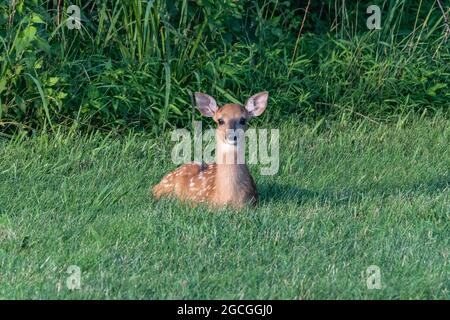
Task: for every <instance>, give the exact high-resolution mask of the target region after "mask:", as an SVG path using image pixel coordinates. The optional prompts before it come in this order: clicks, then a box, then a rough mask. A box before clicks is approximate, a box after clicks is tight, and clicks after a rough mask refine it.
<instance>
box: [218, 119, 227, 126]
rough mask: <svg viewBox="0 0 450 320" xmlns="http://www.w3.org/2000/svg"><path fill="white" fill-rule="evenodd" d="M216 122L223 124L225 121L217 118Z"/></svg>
mask: <svg viewBox="0 0 450 320" xmlns="http://www.w3.org/2000/svg"><path fill="white" fill-rule="evenodd" d="M217 122H219V125H223V124H224V123H225V121H223V119H219V120H218V121H217Z"/></svg>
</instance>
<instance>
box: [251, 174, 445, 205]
mask: <svg viewBox="0 0 450 320" xmlns="http://www.w3.org/2000/svg"><path fill="white" fill-rule="evenodd" d="M449 188H450V175H445V176H441V177H435V178H434V179H431V180H429V181H428V182H420V183H415V184H411V185H408V186H405V185H392V184H391V185H386V186H383V185H374V186H373V187H369V186H366V187H362V188H360V189H356V188H349V187H347V186H342V188H341V189H339V190H336V189H335V190H330V189H323V190H317V191H313V190H308V189H304V188H300V187H298V186H296V185H287V184H280V183H278V182H261V183H259V184H258V192H259V196H260V200H261V202H265V203H268V202H272V203H286V202H294V203H296V204H302V203H306V202H309V201H315V202H318V203H321V204H326V203H328V204H334V205H342V204H348V203H349V202H359V201H361V200H362V199H363V198H367V197H381V198H386V197H389V196H395V195H398V194H400V193H402V194H407V195H408V194H416V195H418V194H422V195H434V194H436V193H442V192H443V191H445V190H446V189H449Z"/></svg>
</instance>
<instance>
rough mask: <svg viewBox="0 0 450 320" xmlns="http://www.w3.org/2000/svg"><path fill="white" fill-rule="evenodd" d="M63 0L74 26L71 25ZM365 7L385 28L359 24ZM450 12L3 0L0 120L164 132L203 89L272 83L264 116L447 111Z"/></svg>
mask: <svg viewBox="0 0 450 320" xmlns="http://www.w3.org/2000/svg"><path fill="white" fill-rule="evenodd" d="M71 4H76V5H78V6H79V7H80V8H81V15H82V17H81V23H82V28H81V29H80V30H76V29H73V30H70V29H69V28H67V26H66V19H67V17H68V14H67V12H66V11H67V8H68V6H69V5H71ZM370 4H378V5H379V6H380V7H381V8H382V21H381V25H382V29H381V30H373V31H370V30H368V28H367V27H366V19H367V17H368V15H367V14H366V8H367V7H368V6H369V5H370ZM439 4H441V5H442V9H441V8H440V7H439ZM306 8H307V9H308V10H307V11H305V10H306ZM446 10H447V11H446ZM443 11H444V12H443ZM445 12H446V13H447V16H448V12H449V11H448V2H447V1H445V2H443V1H440V2H438V1H435V0H433V1H431V0H427V1H423V0H421V1H405V0H403V1H393V0H391V1H387V0H385V1H331V0H329V1H310V2H308V1H279V0H264V1H263V0H259V1H234V0H224V1H213V0H195V1H188V0H182V1H171V0H167V1H151V0H150V1H131V0H128V1H117V0H115V1H114V0H95V1H94V0H91V1H81V0H73V1H72V2H69V1H61V0H50V1H39V0H32V1H31V0H11V1H4V0H3V1H2V2H1V4H0V47H1V51H0V52H1V54H0V131H1V132H3V134H7V133H11V132H14V131H17V130H24V129H25V130H30V129H43V128H52V127H53V126H55V125H58V124H77V125H79V126H80V127H81V128H84V129H88V128H108V129H109V128H112V127H133V128H142V129H145V130H147V131H151V132H154V133H159V132H160V131H161V130H164V129H165V128H167V127H172V126H179V125H187V124H188V123H189V120H190V118H191V116H192V115H191V114H192V113H191V100H190V92H193V91H197V90H201V91H204V92H207V93H209V94H211V95H213V96H215V97H216V98H217V99H218V100H219V101H220V102H229V101H233V102H244V101H245V99H246V98H247V97H248V96H249V95H250V94H252V93H255V92H257V91H260V90H269V91H270V93H271V97H272V98H271V101H270V108H271V112H270V115H268V114H266V115H265V117H266V118H263V120H262V121H267V120H269V119H268V118H267V117H268V116H270V121H277V120H279V119H283V118H285V117H292V116H296V115H298V116H299V118H312V117H322V116H324V115H326V116H330V117H340V116H342V114H344V113H345V114H347V115H348V114H350V115H352V116H355V117H366V118H370V119H372V120H373V121H383V120H385V119H389V117H390V116H392V115H395V114H399V113H402V114H403V113H408V112H417V113H421V114H422V113H430V112H431V113H436V112H443V113H444V114H448V109H449V108H448V106H449V98H450V88H449V83H450V81H449V80H450V67H449V66H450V52H449V41H448V32H449V30H448V29H446V28H448V26H446V24H445V14H444V13H445ZM275 119H276V120H275Z"/></svg>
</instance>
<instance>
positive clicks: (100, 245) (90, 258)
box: [0, 118, 450, 299]
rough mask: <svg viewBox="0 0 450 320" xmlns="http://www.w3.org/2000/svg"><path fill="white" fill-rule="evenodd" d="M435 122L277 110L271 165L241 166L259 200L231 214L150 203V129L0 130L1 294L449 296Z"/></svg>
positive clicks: (443, 141) (444, 124)
mask: <svg viewBox="0 0 450 320" xmlns="http://www.w3.org/2000/svg"><path fill="white" fill-rule="evenodd" d="M449 128H450V123H449V121H448V120H445V121H444V120H441V119H439V118H436V119H434V120H423V119H409V120H406V121H399V122H398V123H396V124H393V125H375V124H372V123H370V122H368V121H363V122H360V123H357V124H350V123H347V124H346V123H345V122H339V123H324V124H323V125H322V127H320V128H318V129H314V126H308V125H302V126H300V127H299V126H298V124H296V123H286V124H285V125H284V126H283V127H282V128H280V133H281V145H282V146H284V147H283V148H282V154H281V159H282V162H281V164H280V165H281V168H280V172H279V174H278V175H276V176H273V177H272V176H260V175H259V170H258V167H257V166H254V167H252V171H253V173H254V176H255V177H256V181H257V183H258V187H259V191H260V193H261V200H262V202H261V205H260V206H259V207H258V208H257V209H246V210H244V211H243V212H235V211H232V210H222V211H219V212H214V211H211V210H209V209H207V208H204V207H198V208H194V209H193V208H191V207H190V206H186V205H182V204H179V203H178V202H177V201H171V200H165V201H161V202H156V201H154V199H153V198H152V197H151V196H149V192H148V191H149V186H150V185H152V184H154V183H156V182H157V181H158V179H159V178H161V176H162V174H163V173H164V172H167V171H168V170H169V169H171V168H173V165H172V164H171V163H170V161H169V162H168V160H167V159H170V148H164V147H163V146H164V142H163V139H160V140H155V139H153V138H151V137H148V136H146V135H131V136H126V137H117V136H113V135H110V136H107V137H105V136H103V135H100V134H93V135H90V136H80V135H78V134H75V133H64V134H63V133H59V134H56V135H52V136H51V137H49V136H47V135H44V136H41V137H39V138H35V139H32V140H25V141H16V142H13V143H4V144H2V145H0V158H1V159H2V162H1V164H0V181H2V183H1V184H0V208H1V212H0V265H1V271H0V275H1V277H0V297H2V298H322V299H330V298H339V299H341V298H363V299H366V298H404V299H410V298H440V299H448V298H449V297H450V295H449V290H450V287H449V281H448V280H449V279H448V277H449V251H448V250H449V237H448V235H449V229H450V228H449V227H450V226H449V221H450V211H449V208H450V193H449V181H450V175H449V171H448V168H449V167H450V153H449V152H448V141H449V139H450V129H449ZM70 265H77V266H79V267H80V268H81V272H82V278H81V281H82V284H81V289H80V290H75V291H73V292H71V291H69V290H68V289H67V287H66V279H67V277H68V276H69V275H68V274H67V273H66V271H67V268H68V267H69V266H70ZM370 265H377V266H379V267H380V269H381V282H382V285H383V288H382V289H380V290H368V289H367V286H366V282H365V281H366V276H365V274H364V275H362V273H364V272H365V271H366V268H367V267H368V266H370ZM58 283H59V284H60V285H58ZM58 287H59V290H58Z"/></svg>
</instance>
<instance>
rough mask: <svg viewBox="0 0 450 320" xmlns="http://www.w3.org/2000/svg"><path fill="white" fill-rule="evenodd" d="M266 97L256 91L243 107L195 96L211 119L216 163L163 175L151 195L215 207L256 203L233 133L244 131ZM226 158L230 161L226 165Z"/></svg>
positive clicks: (248, 175) (255, 196)
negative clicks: (220, 104) (221, 104)
mask: <svg viewBox="0 0 450 320" xmlns="http://www.w3.org/2000/svg"><path fill="white" fill-rule="evenodd" d="M268 97H269V94H268V93H267V92H260V93H258V94H255V95H254V96H252V97H250V98H249V99H248V101H247V103H246V105H245V107H243V106H241V105H239V104H225V105H224V106H222V107H220V108H219V107H218V106H217V104H216V101H215V100H214V98H212V97H210V96H209V95H207V94H204V93H199V92H197V93H195V100H196V103H197V108H198V109H199V110H200V112H201V114H202V115H204V116H205V117H213V119H214V121H215V122H216V124H217V129H216V162H217V163H212V164H206V163H203V164H199V163H188V164H185V165H183V166H181V167H179V168H177V169H176V170H175V171H172V172H171V173H169V174H167V175H166V176H165V177H164V178H163V179H162V180H161V182H160V183H158V184H157V185H156V186H154V187H153V195H154V196H155V197H156V198H159V197H161V196H164V195H168V196H170V195H172V196H175V197H178V198H179V199H181V200H186V201H190V202H193V203H197V202H206V203H208V204H211V205H212V206H215V207H221V206H227V205H231V206H233V207H237V208H240V207H242V206H244V205H246V204H253V205H254V204H256V203H257V201H258V192H257V190H256V185H255V182H254V181H253V178H252V176H251V175H250V172H249V170H248V168H247V166H246V165H245V163H243V164H241V163H239V162H238V161H237V160H238V154H237V153H238V145H239V146H241V145H242V144H241V141H239V139H245V137H244V136H243V135H237V134H236V131H239V130H242V131H241V132H243V131H245V130H246V128H247V121H248V120H249V119H250V118H252V117H256V116H259V115H260V114H262V113H263V112H264V110H265V108H266V106H267V100H268ZM229 159H233V160H234V161H233V162H232V163H230V161H229Z"/></svg>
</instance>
